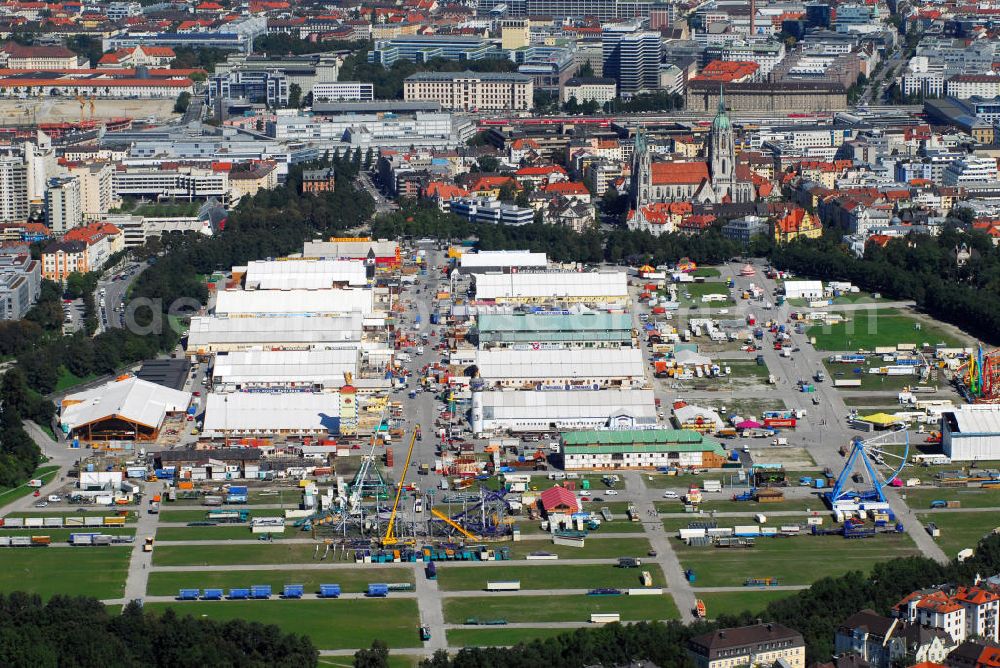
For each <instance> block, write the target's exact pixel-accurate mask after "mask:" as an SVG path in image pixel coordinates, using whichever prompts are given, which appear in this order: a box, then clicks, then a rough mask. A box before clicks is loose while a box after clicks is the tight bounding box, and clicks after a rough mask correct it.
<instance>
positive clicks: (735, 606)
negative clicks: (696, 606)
mask: <svg viewBox="0 0 1000 668" xmlns="http://www.w3.org/2000/svg"><path fill="white" fill-rule="evenodd" d="M794 595H795V592H793V591H761V590H759V589H751V590H748V591H730V592H717V593H712V592H706V593H704V594H698V598H700V599H701V600H702V601H704V602H705V612H706V613H707V614H708V617H709V619H715V618H716V617H718V616H719V615H738V614H739V613H741V612H743V611H744V610H746V611H748V612H750V613H753V614H757V613H759V612H762V611H763V610H764V608H766V607H767V604H768V603H770V602H771V601H777V600H779V599H782V598H788V597H789V596H794Z"/></svg>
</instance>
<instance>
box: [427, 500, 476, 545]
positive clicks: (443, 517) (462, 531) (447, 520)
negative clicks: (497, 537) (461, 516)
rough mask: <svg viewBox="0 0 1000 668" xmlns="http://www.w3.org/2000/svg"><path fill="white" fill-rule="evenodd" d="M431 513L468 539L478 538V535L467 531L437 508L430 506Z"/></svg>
mask: <svg viewBox="0 0 1000 668" xmlns="http://www.w3.org/2000/svg"><path fill="white" fill-rule="evenodd" d="M431 515H433V516H434V517H436V518H438V519H439V520H441V521H442V522H444V523H445V524H447V525H448V526H450V527H451V528H452V529H454V530H455V531H457V532H458V533H460V534H462V535H463V536H465V537H466V538H468V539H469V540H479V536H477V535H475V534H473V533H469V532H468V531H467V530H466V529H465V527H463V526H462V525H461V524H459V523H458V522H456V521H455V520H453V519H451V518H450V517H448V516H447V515H445V514H444V513H442V512H441V511H440V510H438V509H437V508H431Z"/></svg>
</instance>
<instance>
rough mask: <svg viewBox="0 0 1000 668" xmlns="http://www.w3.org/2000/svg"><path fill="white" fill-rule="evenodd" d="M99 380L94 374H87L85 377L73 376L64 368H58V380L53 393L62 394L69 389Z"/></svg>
mask: <svg viewBox="0 0 1000 668" xmlns="http://www.w3.org/2000/svg"><path fill="white" fill-rule="evenodd" d="M96 378H99V376H98V375H97V374H96V373H89V374H87V375H86V376H82V377H81V376H75V375H73V374H72V373H70V372H69V370H68V369H67V368H66V367H64V366H60V367H59V379H58V380H57V381H56V388H55V390H54V392H63V391H65V390H68V389H70V388H71V387H76V386H77V385H81V384H83V383H89V382H90V381H92V380H94V379H96Z"/></svg>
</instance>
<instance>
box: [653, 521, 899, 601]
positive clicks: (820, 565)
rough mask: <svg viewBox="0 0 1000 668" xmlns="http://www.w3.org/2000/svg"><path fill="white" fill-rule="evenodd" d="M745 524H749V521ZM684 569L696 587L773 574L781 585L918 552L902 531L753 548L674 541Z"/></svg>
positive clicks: (776, 541) (768, 541) (767, 542)
mask: <svg viewBox="0 0 1000 668" xmlns="http://www.w3.org/2000/svg"><path fill="white" fill-rule="evenodd" d="M748 524H749V522H748ZM672 544H673V546H674V550H675V551H676V552H677V556H678V557H679V558H680V560H681V564H682V565H683V567H684V568H685V569H686V568H692V569H694V572H695V575H696V576H697V580H696V583H695V586H696V587H725V586H739V585H742V584H743V581H744V580H745V579H746V578H765V577H776V578H778V579H779V580H780V584H789V585H792V584H811V583H812V582H815V581H816V580H819V579H820V578H823V577H827V576H836V575H841V574H843V573H846V572H847V571H851V570H858V569H860V570H867V569H869V568H871V567H872V566H873V565H874V564H875V563H877V562H879V561H886V560H888V559H895V558H898V557H904V556H911V555H916V554H918V551H917V549H916V547H915V546H914V545H913V543H912V541H911V540H910V538H909V537H908V536H906V535H905V534H903V535H898V534H892V535H881V536H877V537H875V538H869V539H865V540H846V539H844V538H843V537H841V536H796V537H792V538H760V539H758V540H757V545H756V547H754V548H753V549H733V550H725V549H719V548H711V547H689V546H687V545H685V544H684V543H682V542H680V541H674V542H673V543H672Z"/></svg>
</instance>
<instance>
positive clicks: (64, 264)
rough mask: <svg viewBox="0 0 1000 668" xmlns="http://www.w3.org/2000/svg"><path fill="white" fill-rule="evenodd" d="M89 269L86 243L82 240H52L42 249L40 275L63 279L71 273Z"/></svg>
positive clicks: (85, 271) (57, 279) (82, 272)
mask: <svg viewBox="0 0 1000 668" xmlns="http://www.w3.org/2000/svg"><path fill="white" fill-rule="evenodd" d="M88 271H90V262H89V260H88V257H87V244H86V243H85V242H83V241H53V242H51V243H49V245H48V246H46V247H45V249H44V250H42V276H43V277H44V278H47V279H49V280H50V281H65V280H66V278H67V277H68V276H69V275H70V274H72V273H80V274H86V273H87V272H88Z"/></svg>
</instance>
